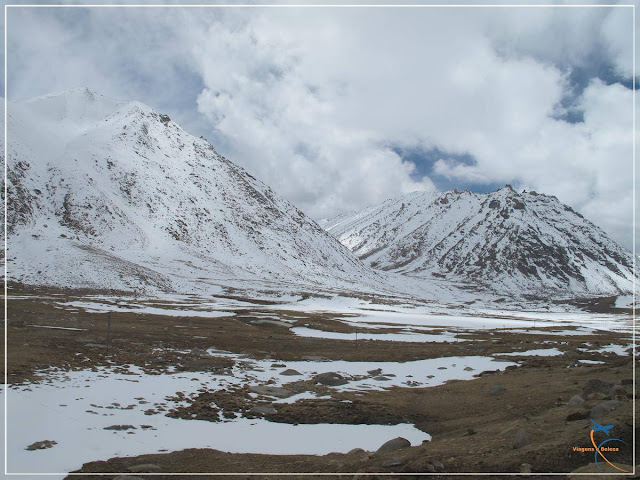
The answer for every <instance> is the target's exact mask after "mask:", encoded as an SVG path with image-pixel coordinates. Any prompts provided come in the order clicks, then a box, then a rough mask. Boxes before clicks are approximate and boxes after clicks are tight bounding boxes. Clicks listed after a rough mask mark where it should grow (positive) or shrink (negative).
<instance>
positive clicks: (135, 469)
mask: <svg viewBox="0 0 640 480" xmlns="http://www.w3.org/2000/svg"><path fill="white" fill-rule="evenodd" d="M127 470H129V471H130V472H131V473H155V472H161V471H162V467H161V466H160V465H156V464H155V463H141V464H139V465H133V466H131V467H127Z"/></svg>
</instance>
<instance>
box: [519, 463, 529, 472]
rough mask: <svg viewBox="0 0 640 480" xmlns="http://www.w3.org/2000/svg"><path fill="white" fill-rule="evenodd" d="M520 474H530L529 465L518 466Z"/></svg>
mask: <svg viewBox="0 0 640 480" xmlns="http://www.w3.org/2000/svg"><path fill="white" fill-rule="evenodd" d="M520 473H531V465H530V464H528V463H523V464H522V465H520Z"/></svg>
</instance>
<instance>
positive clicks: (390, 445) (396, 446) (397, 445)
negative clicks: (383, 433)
mask: <svg viewBox="0 0 640 480" xmlns="http://www.w3.org/2000/svg"><path fill="white" fill-rule="evenodd" d="M410 446H411V442H410V441H409V440H407V439H406V438H402V437H396V438H394V439H393V440H389V441H388V442H386V443H384V444H383V445H382V446H381V447H380V448H379V449H378V450H376V453H384V452H393V451H394V450H400V449H401V448H407V447H410Z"/></svg>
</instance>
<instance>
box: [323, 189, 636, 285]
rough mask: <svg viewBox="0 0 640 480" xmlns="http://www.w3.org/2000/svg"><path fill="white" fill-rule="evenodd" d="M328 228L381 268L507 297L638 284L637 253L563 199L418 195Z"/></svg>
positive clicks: (501, 193) (510, 192) (508, 192)
mask: <svg viewBox="0 0 640 480" xmlns="http://www.w3.org/2000/svg"><path fill="white" fill-rule="evenodd" d="M325 225H326V228H327V231H329V232H330V233H331V234H332V235H334V236H335V237H336V238H337V239H338V240H340V241H341V242H342V243H343V244H344V245H345V246H347V247H348V248H349V249H350V250H352V251H353V252H354V253H355V254H356V255H357V256H358V258H360V259H361V260H363V261H365V263H367V264H368V265H370V266H371V267H373V268H377V269H380V270H384V271H392V272H396V273H401V274H405V275H411V276H417V277H421V278H429V277H436V278H447V279H457V280H461V281H465V280H466V281H472V282H476V283H478V284H480V285H485V286H486V287H487V288H490V289H492V290H494V291H499V292H502V293H510V294H513V293H523V292H527V291H533V292H542V291H545V290H547V291H548V292H549V293H551V292H553V293H559V294H563V293H564V294H572V295H591V294H595V295H609V294H618V293H627V292H630V291H631V289H632V283H631V282H632V280H633V273H632V266H633V258H632V255H631V253H630V252H627V251H626V250H625V249H623V248H622V247H620V246H619V245H617V244H616V243H615V242H613V240H611V239H610V238H609V237H608V236H607V235H606V234H605V233H604V232H603V231H602V230H601V229H600V228H598V227H597V226H595V225H594V224H593V223H591V222H590V221H588V220H587V219H585V218H584V217H583V216H582V215H581V214H580V213H578V212H576V211H574V210H573V209H572V208H571V207H569V206H567V205H564V204H562V203H561V202H560V201H559V200H558V199H557V198H556V197H555V196H551V195H545V194H539V193H537V192H534V191H530V192H516V191H515V190H514V189H513V187H511V186H510V185H506V186H505V187H502V188H500V189H498V190H496V191H494V192H490V193H473V192H469V191H459V190H451V191H448V192H412V193H409V194H407V195H404V196H402V197H400V198H396V199H390V200H387V201H385V202H383V203H381V204H379V205H377V206H373V207H369V208H366V209H364V210H362V211H360V212H357V213H355V214H353V215H351V216H347V217H345V216H344V215H343V216H342V217H340V218H339V219H338V221H332V220H329V221H327V222H326V224H325Z"/></svg>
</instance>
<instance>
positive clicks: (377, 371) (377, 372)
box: [367, 368, 382, 376]
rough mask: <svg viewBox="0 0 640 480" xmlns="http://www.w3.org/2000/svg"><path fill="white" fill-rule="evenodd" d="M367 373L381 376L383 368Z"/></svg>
mask: <svg viewBox="0 0 640 480" xmlns="http://www.w3.org/2000/svg"><path fill="white" fill-rule="evenodd" d="M367 373H368V374H369V375H374V376H375V375H380V374H381V373H382V369H381V368H376V369H375V370H367Z"/></svg>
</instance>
